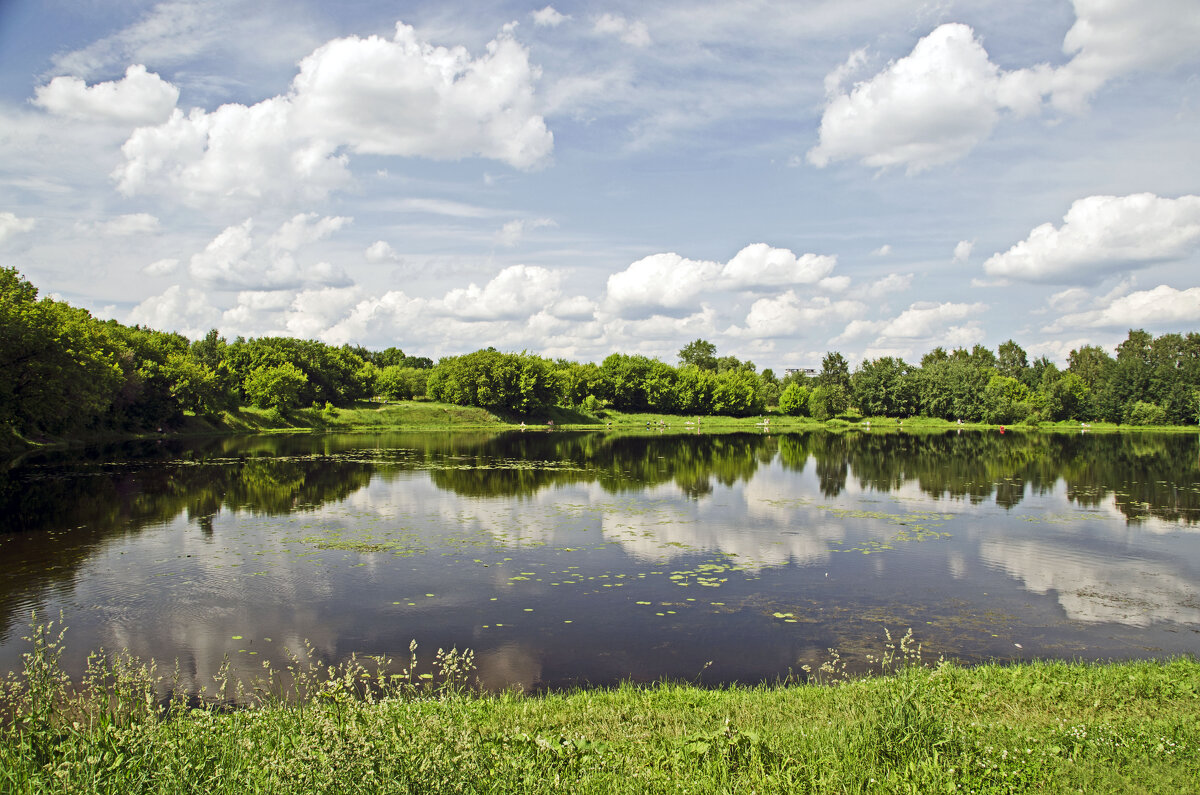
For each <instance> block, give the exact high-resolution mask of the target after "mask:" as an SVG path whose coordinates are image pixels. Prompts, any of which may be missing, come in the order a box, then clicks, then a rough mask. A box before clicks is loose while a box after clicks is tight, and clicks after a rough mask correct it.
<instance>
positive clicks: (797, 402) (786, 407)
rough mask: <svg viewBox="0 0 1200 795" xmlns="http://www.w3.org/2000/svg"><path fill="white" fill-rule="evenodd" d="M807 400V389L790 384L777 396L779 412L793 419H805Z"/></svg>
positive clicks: (793, 383)
mask: <svg viewBox="0 0 1200 795" xmlns="http://www.w3.org/2000/svg"><path fill="white" fill-rule="evenodd" d="M808 400H809V391H808V387H806V386H800V384H797V383H795V382H792V383H790V384H788V385H787V388H786V389H784V390H783V394H781V395H780V396H779V410H780V411H782V412H783V413H784V414H790V415H791V416H793V417H807V416H808Z"/></svg>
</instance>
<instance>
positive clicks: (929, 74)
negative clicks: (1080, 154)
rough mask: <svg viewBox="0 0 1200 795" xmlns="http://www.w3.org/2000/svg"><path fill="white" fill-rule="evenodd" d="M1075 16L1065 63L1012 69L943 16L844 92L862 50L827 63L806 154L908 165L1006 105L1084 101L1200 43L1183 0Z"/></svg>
mask: <svg viewBox="0 0 1200 795" xmlns="http://www.w3.org/2000/svg"><path fill="white" fill-rule="evenodd" d="M1074 6H1075V14H1076V21H1075V24H1074V25H1073V26H1072V27H1071V29H1070V30H1069V31H1068V32H1067V35H1066V38H1065V39H1064V40H1063V51H1064V52H1065V53H1067V54H1068V55H1071V56H1073V57H1072V58H1071V60H1070V61H1069V62H1068V63H1067V64H1065V65H1063V66H1061V67H1057V68H1055V67H1051V66H1049V65H1047V64H1037V65H1034V66H1031V67H1028V68H1024V69H1015V70H1011V71H1005V70H1002V69H1000V68H999V67H998V66H996V64H994V63H992V61H991V59H990V57H989V56H988V54H987V52H986V51H985V50H984V48H983V45H982V44H981V43H980V42H979V41H978V40H977V39H976V38H975V33H974V31H973V30H972V29H971V28H970V27H968V26H966V25H963V24H961V23H949V24H944V25H941V26H939V27H938V28H936V29H935V30H933V31H932V32H931V33H930V34H929V35H927V36H926V37H924V38H923V39H921V40H920V41H919V42H917V44H916V46H915V47H914V48H913V50H912V52H911V53H910V54H908V55H907V56H905V57H903V58H900V59H899V60H897V61H893V62H892V63H890V64H889V65H888V66H887V67H886V68H885V69H884V70H883V71H881V72H879V73H878V74H877V75H875V76H874V77H872V78H871V79H869V80H866V81H864V82H860V83H858V84H856V85H854V86H853V88H852V89H851V90H850V91H848V92H843V88H842V85H843V83H844V82H845V80H846V77H847V76H848V75H850V74H851V73H853V72H857V71H859V70H860V69H861V67H862V65H863V63H864V61H865V56H864V55H863V53H862V52H861V51H859V52H855V53H852V54H851V55H850V57H849V59H848V60H847V61H846V62H845V63H843V64H842V65H840V66H838V67H837V68H836V69H835V70H833V71H832V72H830V73H829V75H828V76H827V77H826V80H825V86H826V92H827V94H828V100H827V104H826V106H825V111H824V114H823V116H822V119H821V128H820V142H819V144H818V145H817V146H815V147H813V148H812V149H811V150H809V152H808V160H809V162H811V163H813V164H814V165H816V166H818V167H823V166H825V165H827V164H829V163H830V162H833V161H836V160H850V159H858V160H861V161H862V162H863V163H864V164H866V165H868V166H875V167H880V168H886V167H889V166H897V165H903V166H905V167H906V168H907V170H908V172H909V173H915V172H918V171H922V170H924V169H927V168H930V167H932V166H936V165H941V164H943V163H948V162H951V161H953V160H957V159H959V158H961V157H963V156H965V155H966V154H967V153H968V152H970V151H971V150H972V149H973V148H974V147H975V146H976V145H977V144H978V143H979V142H980V141H982V140H983V139H984V138H986V137H987V136H988V135H990V134H991V132H992V130H993V129H994V128H995V126H996V124H997V122H998V121H999V118H1000V111H1002V110H1009V111H1012V112H1014V113H1015V114H1017V115H1026V114H1030V113H1034V112H1037V111H1038V110H1040V109H1041V107H1042V105H1043V100H1044V99H1046V98H1049V100H1050V102H1051V103H1052V104H1053V105H1054V106H1055V107H1056V108H1058V109H1059V110H1067V111H1072V112H1079V111H1082V110H1083V109H1084V108H1085V106H1086V104H1087V101H1088V99H1089V98H1090V97H1091V96H1092V95H1093V94H1094V93H1095V92H1096V91H1098V90H1099V89H1100V88H1101V87H1102V86H1103V85H1105V84H1106V83H1107V82H1109V81H1110V80H1112V79H1114V78H1116V77H1118V76H1120V75H1123V74H1125V73H1127V72H1130V71H1133V70H1138V69H1171V68H1174V67H1176V66H1179V65H1181V64H1184V63H1188V62H1193V61H1195V60H1196V59H1197V57H1198V53H1200V15H1198V14H1196V13H1194V9H1192V8H1190V7H1188V5H1187V3H1186V2H1183V3H1181V2H1179V0H1148V1H1147V2H1142V0H1074Z"/></svg>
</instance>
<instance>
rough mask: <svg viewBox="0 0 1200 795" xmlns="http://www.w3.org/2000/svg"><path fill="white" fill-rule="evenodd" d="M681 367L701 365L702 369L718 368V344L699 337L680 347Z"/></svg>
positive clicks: (714, 369)
mask: <svg viewBox="0 0 1200 795" xmlns="http://www.w3.org/2000/svg"><path fill="white" fill-rule="evenodd" d="M679 366H680V367H688V366H692V367H699V368H700V369H701V370H713V371H716V369H717V346H716V345H713V344H712V343H711V342H709V341H707V340H702V339H697V340H693V341H692V342H689V343H688V344H687V345H684V346H683V347H682V348H680V349H679Z"/></svg>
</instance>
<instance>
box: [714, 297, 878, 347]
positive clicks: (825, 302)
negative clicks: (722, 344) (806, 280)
mask: <svg viewBox="0 0 1200 795" xmlns="http://www.w3.org/2000/svg"><path fill="white" fill-rule="evenodd" d="M866 311H867V305H866V304H864V303H862V302H861V301H852V300H845V301H833V300H830V299H829V298H826V297H825V296H815V297H812V298H807V299H806V298H801V297H800V296H798V295H797V294H796V292H795V291H794V290H788V291H787V292H785V293H783V294H782V295H779V296H775V297H772V298H760V299H758V300H757V301H755V302H754V304H753V305H752V306H751V307H750V312H749V314H747V315H746V325H745V327H744V328H739V327H737V326H734V327H732V328H730V329H729V331H728V332H727V333H729V334H730V335H731V336H737V337H755V338H757V337H799V336H803V335H805V334H806V333H808V332H810V331H811V330H812V329H813V327H820V326H823V325H825V324H826V323H829V322H830V321H834V320H838V321H847V320H851V319H853V318H858V317H860V316H862V315H863V314H864V313H865V312H866Z"/></svg>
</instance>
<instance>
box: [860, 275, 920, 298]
mask: <svg viewBox="0 0 1200 795" xmlns="http://www.w3.org/2000/svg"><path fill="white" fill-rule="evenodd" d="M912 280H913V274H911V273H889V274H888V275H887V276H884V277H883V278H882V279H879V280H877V281H876V282H874V283H873V284H871V285H869V286H868V287H867V288H866V294H867V297H869V298H887V297H888V296H892V295H895V294H896V293H902V292H904V291H905V290H907V289H908V288H909V287H911V286H912Z"/></svg>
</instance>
